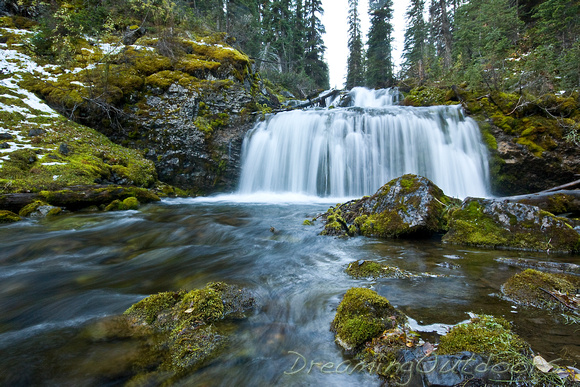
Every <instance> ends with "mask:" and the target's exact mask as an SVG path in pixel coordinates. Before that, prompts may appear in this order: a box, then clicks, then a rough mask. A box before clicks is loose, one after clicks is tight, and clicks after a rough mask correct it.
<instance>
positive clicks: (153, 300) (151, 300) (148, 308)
mask: <svg viewBox="0 0 580 387" xmlns="http://www.w3.org/2000/svg"><path fill="white" fill-rule="evenodd" d="M184 295H185V292H183V291H181V292H163V293H158V294H154V295H152V296H149V297H146V298H144V299H143V300H141V301H139V302H138V303H136V304H134V305H132V306H131V307H130V308H129V309H127V310H126V311H125V312H124V314H125V315H127V316H132V317H133V318H135V319H137V320H142V321H144V322H146V323H147V324H153V323H154V322H155V321H156V320H157V318H158V317H159V315H160V314H161V313H162V312H164V311H169V310H170V309H172V308H173V307H174V306H175V304H177V303H178V302H179V301H181V299H182V298H183V296H184Z"/></svg>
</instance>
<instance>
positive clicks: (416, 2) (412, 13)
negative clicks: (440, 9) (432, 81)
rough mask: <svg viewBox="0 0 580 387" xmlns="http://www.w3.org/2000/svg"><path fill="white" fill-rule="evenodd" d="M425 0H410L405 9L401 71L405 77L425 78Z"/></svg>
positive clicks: (421, 80) (420, 80)
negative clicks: (405, 19)
mask: <svg viewBox="0 0 580 387" xmlns="http://www.w3.org/2000/svg"><path fill="white" fill-rule="evenodd" d="M424 10H425V0H411V3H410V4H409V8H408V9H407V14H406V15H407V30H406V31H405V44H404V48H403V57H404V58H405V62H404V63H403V71H404V72H405V75H406V76H407V77H411V78H415V79H418V80H419V82H420V83H422V82H423V80H424V79H425V66H426V56H427V23H425V19H424V17H423V11H424Z"/></svg>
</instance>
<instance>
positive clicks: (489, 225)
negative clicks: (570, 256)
mask: <svg viewBox="0 0 580 387" xmlns="http://www.w3.org/2000/svg"><path fill="white" fill-rule="evenodd" d="M443 241H444V242H446V243H453V244H462V245H472V246H484V247H491V248H509V249H520V250H537V251H562V252H575V251H578V250H579V249H580V234H578V232H576V230H574V228H572V226H570V224H568V223H567V222H566V220H565V219H563V218H557V217H555V216H554V215H552V214H550V213H549V212H546V211H542V210H540V209H539V208H538V207H535V206H528V205H525V204H521V203H509V202H505V201H501V200H493V199H474V198H467V199H466V200H465V201H464V202H463V204H462V205H461V207H460V208H457V209H455V210H453V211H452V212H451V214H450V220H449V232H448V233H447V234H445V236H444V237H443Z"/></svg>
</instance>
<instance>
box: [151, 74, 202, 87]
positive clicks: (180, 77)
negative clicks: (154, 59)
mask: <svg viewBox="0 0 580 387" xmlns="http://www.w3.org/2000/svg"><path fill="white" fill-rule="evenodd" d="M194 81H195V78H194V77H192V76H191V75H189V74H186V73H183V72H181V71H171V70H164V71H160V72H158V73H155V74H152V75H150V76H148V77H147V78H146V79H145V85H147V86H151V87H159V88H161V89H164V90H166V89H168V88H169V86H171V85H173V84H178V85H181V86H184V87H187V86H190V85H191V84H192V83H193V82H194Z"/></svg>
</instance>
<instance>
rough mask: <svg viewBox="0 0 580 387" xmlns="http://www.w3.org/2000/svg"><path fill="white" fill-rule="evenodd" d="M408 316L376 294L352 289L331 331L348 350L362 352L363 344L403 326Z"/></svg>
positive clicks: (339, 310) (340, 305) (337, 312)
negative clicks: (387, 331)
mask: <svg viewBox="0 0 580 387" xmlns="http://www.w3.org/2000/svg"><path fill="white" fill-rule="evenodd" d="M405 322H406V317H405V316H404V315H403V314H402V313H401V312H399V311H398V310H397V309H395V308H394V307H393V306H392V305H391V304H390V303H389V301H388V300H387V299H386V298H384V297H382V296H380V295H378V294H377V293H376V292H375V291H373V290H370V289H365V288H352V289H349V290H348V291H347V292H346V294H345V295H344V297H343V299H342V301H341V302H340V304H339V306H338V309H337V310H336V316H335V317H334V320H333V321H332V324H331V330H332V331H333V332H335V333H336V342H337V343H338V344H340V345H341V346H342V347H343V348H344V349H346V350H347V351H353V350H354V351H357V350H360V349H361V348H362V347H363V346H364V344H365V343H366V342H368V341H371V340H372V339H373V338H377V337H379V336H381V334H382V333H383V332H384V331H386V330H390V329H394V328H397V326H398V325H400V324H402V325H404V324H405Z"/></svg>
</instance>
